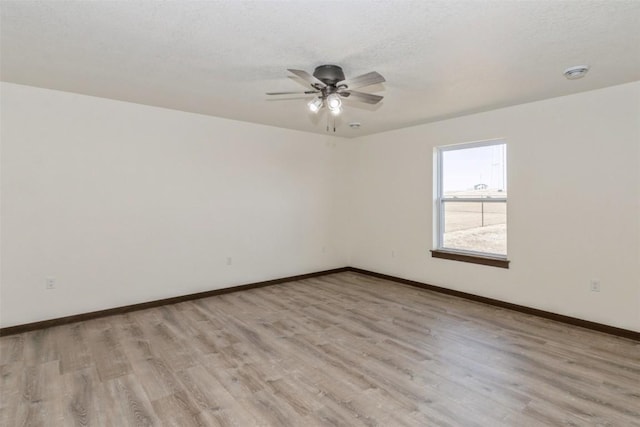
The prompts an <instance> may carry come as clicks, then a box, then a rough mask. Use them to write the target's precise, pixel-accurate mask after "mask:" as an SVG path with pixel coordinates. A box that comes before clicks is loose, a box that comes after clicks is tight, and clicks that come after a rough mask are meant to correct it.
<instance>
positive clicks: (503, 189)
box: [442, 144, 507, 197]
mask: <svg viewBox="0 0 640 427" xmlns="http://www.w3.org/2000/svg"><path fill="white" fill-rule="evenodd" d="M506 154H507V147H506V144H497V145H489V146H484V147H475V148H466V149H461V150H447V151H444V152H443V153H442V162H443V165H442V166H443V168H442V170H443V176H442V180H443V182H442V184H443V185H442V188H443V191H444V194H445V195H458V196H463V195H464V194H468V195H470V196H471V195H475V196H478V195H479V192H480V194H482V191H483V190H484V194H494V193H499V195H500V196H501V197H506V196H507V174H506ZM484 185H486V186H487V188H486V189H485V188H483V187H484ZM463 193H464V194H463ZM495 195H496V196H498V194H495Z"/></svg>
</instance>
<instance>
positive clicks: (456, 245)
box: [441, 143, 507, 256]
mask: <svg viewBox="0 0 640 427" xmlns="http://www.w3.org/2000/svg"><path fill="white" fill-rule="evenodd" d="M506 166H507V165H506V144H504V143H498V144H494V145H486V146H480V147H470V148H461V149H452V150H445V151H443V152H442V171H441V172H442V183H441V185H442V204H443V210H442V214H443V215H444V230H443V234H442V246H443V248H446V249H455V250H463V251H473V252H483V253H488V254H496V255H503V256H506V254H507V201H506V198H507V174H506Z"/></svg>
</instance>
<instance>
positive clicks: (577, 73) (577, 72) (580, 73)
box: [564, 65, 589, 80]
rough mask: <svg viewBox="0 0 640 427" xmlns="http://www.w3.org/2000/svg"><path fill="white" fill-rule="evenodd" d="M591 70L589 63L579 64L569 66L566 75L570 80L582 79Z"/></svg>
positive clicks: (565, 71)
mask: <svg viewBox="0 0 640 427" xmlns="http://www.w3.org/2000/svg"><path fill="white" fill-rule="evenodd" d="M588 71H589V66H588V65H577V66H575V67H569V68H567V69H566V70H564V76H565V77H566V78H568V79H569V80H576V79H581V78H583V77H584V76H586V75H587V72H588Z"/></svg>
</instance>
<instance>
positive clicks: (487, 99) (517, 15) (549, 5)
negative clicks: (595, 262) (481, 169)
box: [0, 0, 640, 137]
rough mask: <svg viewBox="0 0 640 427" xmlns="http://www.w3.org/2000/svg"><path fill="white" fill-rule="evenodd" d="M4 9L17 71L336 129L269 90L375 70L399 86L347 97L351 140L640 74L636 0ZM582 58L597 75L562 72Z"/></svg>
mask: <svg viewBox="0 0 640 427" xmlns="http://www.w3.org/2000/svg"><path fill="white" fill-rule="evenodd" d="M0 14H1V27H0V31H1V33H0V35H1V39H2V40H1V45H0V49H1V50H0V53H1V78H2V80H4V81H9V82H14V83H20V84H26V85H33V86H40V87H45V88H51V89H59V90H65V91H70V92H77V93H83V94H87V95H94V96H100V97H105V98H113V99H119V100H124V101H131V102H137V103H141V104H149V105H155V106H160V107H166V108H172V109H177V110H183V111H191V112H196V113H202V114H209V115H213V116H220V117H227V118H231V119H236V120H243V121H249V122H255V123H264V124H268V125H273V126H279V127H286V128H291V129H298V130H303V131H309V132H317V133H325V132H326V124H327V116H326V112H325V113H324V114H321V115H318V116H316V115H312V114H311V113H309V112H308V110H307V109H306V105H305V103H306V101H305V98H304V97H298V98H296V97H287V98H285V97H280V98H276V99H274V98H275V97H271V98H270V97H268V96H266V95H264V92H267V91H292V90H304V87H303V86H302V85H301V83H300V80H296V79H295V78H293V77H292V76H291V75H290V74H289V73H288V72H287V71H286V69H287V68H297V69H303V70H307V71H309V72H313V69H314V67H315V66H317V65H320V64H327V63H328V64H337V65H340V66H342V67H343V69H344V71H345V74H346V75H347V78H348V77H349V76H352V77H353V76H356V75H359V74H363V73H365V72H368V71H372V70H375V71H378V72H379V73H381V74H382V75H383V76H384V77H385V78H386V79H387V82H386V83H384V84H381V85H376V86H371V87H369V88H363V89H361V90H362V91H365V92H372V93H376V94H378V95H383V96H384V97H385V98H384V100H383V101H382V102H381V103H380V104H379V105H376V106H373V107H372V106H369V105H366V104H360V103H355V102H352V101H346V102H345V104H346V105H345V110H344V112H343V114H342V115H341V116H340V117H339V118H338V120H337V123H336V124H337V132H336V133H335V134H336V135H340V136H346V137H351V136H360V135H366V134H371V133H376V132H382V131H385V130H390V129H396V128H401V127H405V126H410V125H415V124H419V123H426V122H430V121H434V120H439V119H443V118H448V117H455V116H459V115H464V114H468V113H472V112H478V111H485V110H490V109H494V108H497V107H503V106H508V105H514V104H519V103H523V102H528V101H534V100H539V99H545V98H550V97H554V96H560V95H567V94H571V93H576V92H581V91H586V90H591V89H596V88H600V87H605V86H611V85H615V84H621V83H625V82H630V81H634V80H640V25H639V24H638V23H639V22H640V1H637V0H631V1H623V0H618V1H615V0H610V1H588V0H581V1H559V0H558V1H543V0H537V1H453V0H451V1H353V0H351V1H350V0H343V1H319V0H314V1H251V2H249V1H232V0H229V1H215V2H213V1H211V2H203V1H199V2H195V1H174V2H170V1H167V2H156V1H134V0H130V1H81V2H74V1H65V2H58V1H2V2H1V3H0ZM581 64H589V65H591V67H592V68H591V71H590V73H589V74H588V76H587V77H586V78H584V79H582V80H575V81H568V80H566V79H565V78H564V77H563V76H562V72H563V70H564V69H565V68H566V67H569V66H573V65H581ZM283 98H284V99H283ZM307 99H308V98H307ZM352 121H357V122H361V123H362V127H361V128H360V129H358V130H355V129H351V128H349V126H347V123H349V122H352ZM330 133H331V134H333V132H332V131H331V132H330Z"/></svg>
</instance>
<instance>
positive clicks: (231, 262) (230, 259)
mask: <svg viewBox="0 0 640 427" xmlns="http://www.w3.org/2000/svg"><path fill="white" fill-rule="evenodd" d="M231 264H233V258H231V257H230V256H228V257H227V265H231Z"/></svg>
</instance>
